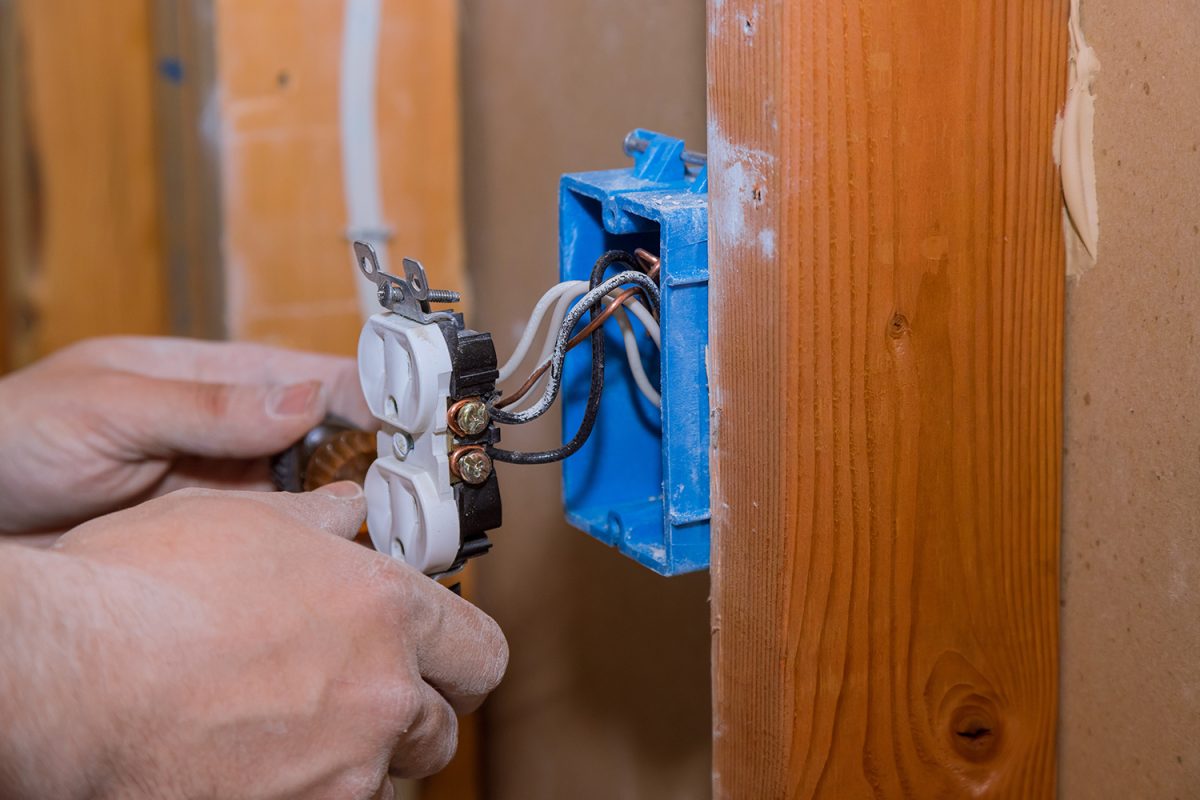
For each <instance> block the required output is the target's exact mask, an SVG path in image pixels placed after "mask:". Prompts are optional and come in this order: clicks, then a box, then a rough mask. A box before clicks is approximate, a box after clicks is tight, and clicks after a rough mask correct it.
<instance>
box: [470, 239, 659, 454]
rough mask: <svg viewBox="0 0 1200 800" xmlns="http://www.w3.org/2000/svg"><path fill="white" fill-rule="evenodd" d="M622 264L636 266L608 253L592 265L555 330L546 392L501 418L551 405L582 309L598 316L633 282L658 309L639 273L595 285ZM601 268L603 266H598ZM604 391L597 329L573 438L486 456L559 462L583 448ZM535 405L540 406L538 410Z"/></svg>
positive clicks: (653, 291) (653, 288)
mask: <svg viewBox="0 0 1200 800" xmlns="http://www.w3.org/2000/svg"><path fill="white" fill-rule="evenodd" d="M620 262H624V263H626V264H636V262H634V261H633V260H632V259H631V258H630V257H629V255H628V254H627V253H619V252H614V251H610V252H608V253H605V254H604V255H603V256H601V257H600V259H599V260H598V261H597V262H596V268H594V269H593V270H592V276H591V280H590V281H589V285H590V286H591V287H592V288H591V289H590V290H589V291H588V293H587V294H586V295H584V298H583V300H582V301H580V303H578V304H577V305H576V306H575V308H573V309H571V311H570V312H569V313H568V315H567V317H566V318H565V319H564V320H563V324H562V326H561V327H560V328H559V335H558V341H557V343H556V346H555V352H554V356H553V359H552V361H551V367H550V380H549V382H548V384H547V386H546V391H545V393H544V394H543V396H542V400H541V401H539V402H538V404H537V405H535V406H534V407H533V408H531V409H528V410H527V411H523V412H521V413H520V414H519V415H517V414H513V415H508V414H506V413H505V412H503V411H500V412H498V413H499V414H501V415H504V416H508V417H509V418H517V417H528V419H536V418H537V417H538V416H541V414H543V413H545V410H546V409H548V408H549V407H550V404H551V403H553V401H554V398H555V397H556V396H557V394H558V389H559V385H560V383H561V380H562V366H563V361H564V360H565V358H566V344H567V337H568V336H569V335H570V332H571V331H572V330H574V328H575V324H576V323H577V322H578V321H579V318H580V317H581V316H583V312H584V310H586V309H588V308H591V309H592V316H593V319H594V318H595V317H596V316H598V314H597V312H596V309H595V307H594V306H595V304H596V303H597V302H598V301H599V300H600V298H602V297H604V295H606V294H608V293H609V292H610V291H612V290H613V289H615V288H617V287H618V286H622V285H624V284H625V283H629V282H633V283H638V284H639V285H644V286H645V288H646V296H647V300H649V301H650V304H651V306H652V307H653V311H654V312H656V313H657V312H658V310H659V300H660V298H659V294H658V285H657V284H656V283H654V281H653V280H652V279H651V278H649V277H647V276H646V275H645V274H644V273H641V272H632V271H627V272H622V273H620V274H619V275H617V276H615V277H614V278H611V279H610V280H608V281H606V282H604V283H601V284H599V285H597V283H598V281H599V279H600V278H601V277H602V276H603V274H604V271H605V270H607V269H608V267H609V266H611V265H612V264H614V263H620ZM601 265H603V266H601ZM603 391H604V331H603V330H601V329H600V328H599V327H597V328H596V330H595V331H593V333H592V373H591V385H590V388H589V390H588V401H587V406H586V407H585V409H584V413H583V419H582V420H581V421H580V423H579V429H578V430H577V431H576V432H575V436H574V437H572V438H571V440H570V441H569V442H567V443H566V444H564V445H563V446H561V447H558V448H555V449H554V450H544V451H540V452H532V453H525V452H520V451H515V450H501V449H499V448H497V447H494V446H492V447H489V448H488V453H489V455H490V456H491V457H492V458H493V459H494V460H496V461H506V462H509V463H513V464H548V463H551V462H554V461H561V460H562V459H564V458H567V457H568V456H570V455H571V454H573V453H575V452H576V451H578V450H579V448H581V447H583V444H584V442H586V441H587V439H588V437H589V436H591V433H592V428H593V427H594V426H595V424H596V417H597V416H598V415H599V412H600V397H601V394H602V393H603ZM539 406H544V407H543V408H541V409H540V410H539V408H538V407H539ZM492 413H493V418H494V419H497V421H503V420H501V419H499V418H498V417H497V416H496V414H497V411H496V409H494V408H493V409H492Z"/></svg>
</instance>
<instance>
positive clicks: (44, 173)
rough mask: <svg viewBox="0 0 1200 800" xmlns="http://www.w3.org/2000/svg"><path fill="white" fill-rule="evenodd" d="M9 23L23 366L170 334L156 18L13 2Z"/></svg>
mask: <svg viewBox="0 0 1200 800" xmlns="http://www.w3.org/2000/svg"><path fill="white" fill-rule="evenodd" d="M9 11H10V13H12V14H14V15H15V16H13V17H10V19H11V20H15V26H14V28H13V29H11V30H10V33H9V34H8V38H9V40H10V41H11V39H12V36H13V35H14V32H15V36H16V37H17V41H16V42H14V44H15V45H16V46H14V47H13V48H11V49H10V50H9V52H8V54H7V55H6V56H5V61H6V62H7V63H8V68H9V69H13V68H15V73H11V74H10V77H9V78H7V79H6V81H5V84H6V87H7V91H6V92H5V95H6V96H7V97H8V98H9V99H8V100H6V110H7V111H8V112H10V113H7V114H6V115H5V116H6V118H7V119H6V121H5V123H4V125H3V129H4V134H3V135H4V139H5V145H4V148H3V149H4V156H5V170H4V172H5V175H6V178H5V182H4V193H5V198H4V207H5V214H6V218H7V219H8V221H9V223H10V224H9V225H8V226H6V230H7V231H8V233H9V234H10V235H12V236H14V237H16V238H15V239H14V241H12V242H9V243H8V244H7V245H6V252H7V258H6V261H7V272H8V275H9V290H10V291H11V292H12V296H10V297H9V298H8V304H9V307H10V308H12V309H14V310H15V313H14V314H13V319H12V320H10V335H11V337H12V341H11V342H10V343H9V346H8V348H7V349H9V351H10V354H11V356H12V362H13V363H14V365H19V364H22V363H27V362H29V361H31V360H33V359H34V358H36V357H38V356H40V355H44V354H46V353H48V352H50V351H52V350H55V349H57V348H59V347H61V346H63V345H66V344H69V343H70V342H73V341H76V340H78V339H82V338H84V337H87V336H94V335H98V334H107V333H162V332H164V331H165V328H166V319H165V314H164V313H163V307H164V280H163V270H162V257H161V250H160V240H159V215H158V205H157V196H156V187H157V175H156V166H155V163H154V156H153V153H154V144H153V139H154V127H153V121H152V103H151V74H152V68H151V67H152V65H151V56H150V35H149V25H150V23H149V9H148V5H147V3H146V1H145V0H113V1H112V2H105V3H73V2H66V1H65V0H16V2H15V3H14V4H13V5H12V6H10V9H9ZM14 59H19V61H18V63H17V64H16V65H15V67H14V65H12V63H11V62H12V61H13V60H14ZM6 71H7V70H6ZM14 95H15V98H14Z"/></svg>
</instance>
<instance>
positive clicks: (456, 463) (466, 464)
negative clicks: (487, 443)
mask: <svg viewBox="0 0 1200 800" xmlns="http://www.w3.org/2000/svg"><path fill="white" fill-rule="evenodd" d="M450 463H451V465H452V466H453V467H454V471H455V472H456V473H457V474H458V477H459V478H461V479H462V481H463V483H469V484H471V485H472V486H478V485H479V484H481V483H483V482H484V481H486V480H487V479H488V478H489V477H491V474H492V459H491V458H489V457H488V454H487V453H485V452H483V448H479V447H472V448H464V449H463V450H462V451H459V453H458V457H457V458H454V459H452V460H451V462H450Z"/></svg>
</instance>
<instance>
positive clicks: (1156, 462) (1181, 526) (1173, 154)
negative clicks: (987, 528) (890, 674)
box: [1060, 0, 1200, 798]
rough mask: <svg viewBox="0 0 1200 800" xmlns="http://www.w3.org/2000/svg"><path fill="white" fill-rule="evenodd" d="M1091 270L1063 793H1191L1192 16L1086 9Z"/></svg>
mask: <svg viewBox="0 0 1200 800" xmlns="http://www.w3.org/2000/svg"><path fill="white" fill-rule="evenodd" d="M1083 23H1084V28H1085V29H1086V33H1087V37H1088V40H1089V41H1090V42H1091V44H1092V45H1093V46H1094V47H1095V48H1096V51H1097V53H1098V54H1099V57H1100V61H1101V64H1102V70H1101V73H1100V76H1099V81H1098V83H1097V85H1096V94H1097V101H1096V160H1097V163H1096V167H1097V180H1098V186H1097V189H1098V192H1099V205H1100V243H1099V260H1098V261H1097V263H1096V265H1095V266H1094V267H1093V268H1092V269H1090V270H1089V271H1088V272H1086V274H1084V275H1083V276H1082V277H1081V278H1080V279H1078V280H1074V281H1072V283H1071V284H1070V286H1069V290H1068V299H1067V337H1066V355H1067V376H1066V377H1067V396H1066V459H1065V470H1066V475H1065V480H1066V486H1065V490H1066V496H1065V518H1064V534H1063V535H1064V543H1063V546H1064V552H1063V581H1064V591H1063V602H1064V607H1063V627H1062V670H1063V673H1062V708H1061V724H1060V731H1061V733H1060V780H1061V788H1062V796H1063V797H1065V798H1143V797H1145V798H1151V797H1153V798H1173V797H1175V798H1191V797H1197V796H1200V747H1197V745H1196V737H1195V729H1196V723H1197V720H1200V342H1198V341H1197V337H1198V336H1200V257H1198V256H1197V253H1200V89H1198V88H1197V87H1200V60H1197V59H1196V57H1195V53H1196V51H1197V48H1198V47H1200V2H1197V0H1183V1H1182V2H1170V3H1146V2H1142V1H1141V0H1084V3H1083Z"/></svg>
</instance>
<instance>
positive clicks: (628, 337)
mask: <svg viewBox="0 0 1200 800" xmlns="http://www.w3.org/2000/svg"><path fill="white" fill-rule="evenodd" d="M610 308H615V309H616V310H617V313H616V317H617V324H618V325H620V326H621V338H622V339H624V340H625V359H626V360H627V361H628V362H629V374H630V375H632V376H633V382H634V384H636V385H637V388H638V391H640V392H641V393H642V395H643V396H644V397H645V398H646V399H647V400H649V401H650V404H651V405H653V406H654V407H655V408H662V397H661V396H660V395H659V393H658V390H657V389H655V388H654V384H652V383H651V382H650V377H649V376H648V375H646V367H645V365H644V364H642V351H641V350H639V349H638V341H637V335H636V334H635V333H634V332H633V326H632V325H630V324H629V315H628V314H626V313H625V309H623V308H621V307H620V306H619V305H617V304H616V303H613V305H611V306H610Z"/></svg>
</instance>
